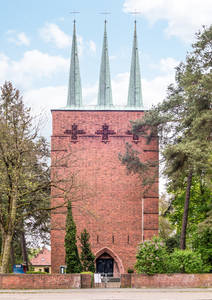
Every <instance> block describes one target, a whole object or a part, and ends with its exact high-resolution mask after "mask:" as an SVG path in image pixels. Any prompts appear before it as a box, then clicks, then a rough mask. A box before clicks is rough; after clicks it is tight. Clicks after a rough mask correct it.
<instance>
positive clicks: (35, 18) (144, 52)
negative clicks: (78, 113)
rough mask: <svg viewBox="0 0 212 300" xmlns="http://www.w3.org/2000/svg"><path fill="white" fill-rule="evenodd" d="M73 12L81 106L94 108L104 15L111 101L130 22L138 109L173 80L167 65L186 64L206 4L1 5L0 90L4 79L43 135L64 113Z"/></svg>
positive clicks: (121, 80)
mask: <svg viewBox="0 0 212 300" xmlns="http://www.w3.org/2000/svg"><path fill="white" fill-rule="evenodd" d="M73 10H77V11H79V12H80V14H77V16H76V19H77V34H78V49H79V52H80V56H79V60H80V70H81V81H82V87H83V102H84V103H85V104H95V103H96V102H97V92H98V78H99V69H100V58H101V49H102V41H103V29H104V16H103V15H102V14H100V12H103V11H110V12H111V14H110V15H109V16H108V26H107V29H108V43H109V55H110V70H111V79H112V92H113V102H114V103H115V104H117V105H118V104H120V105H123V104H126V101H127V91H128V79H129V70H130V60H131V51H132V39H133V26H134V24H133V21H134V17H133V16H132V15H131V14H129V12H132V11H135V10H136V11H140V12H141V14H140V15H139V16H137V22H138V23H137V33H138V45H139V49H140V65H141V75H142V90H143V102H144V105H145V106H146V107H147V108H149V107H150V106H151V105H152V104H156V103H157V102H159V101H162V99H163V98H164V97H165V94H166V88H167V86H168V84H170V83H171V82H174V67H175V66H176V65H177V64H178V63H179V62H180V61H183V60H184V59H185V55H186V52H187V51H188V50H190V45H191V42H192V41H193V38H194V33H195V32H196V31H197V30H199V29H200V28H201V26H202V25H203V24H204V25H209V24H210V22H211V16H212V1H211V0H201V1H200V0H89V1H86V0H73V1H68V0H60V1H54V0H51V1H50V0H42V1H41V0H36V1H33V0H31V1H29V0H15V1H14V0H7V1H1V11H0V40H1V43H0V85H2V84H3V82H4V81H5V80H10V81H12V82H13V83H14V86H15V87H17V88H19V89H20V90H21V92H22V94H23V96H24V101H25V102H26V104H27V105H29V106H31V107H32V111H33V113H35V114H42V116H43V119H44V123H43V129H42V133H43V134H44V135H45V136H46V137H49V136H50V135H51V115H50V109H51V108H57V107H63V106H65V104H66V98H67V83H68V72H69V61H70V53H71V39H72V27H73V15H71V14H70V12H71V11H73Z"/></svg>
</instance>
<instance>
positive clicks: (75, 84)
mask: <svg viewBox="0 0 212 300" xmlns="http://www.w3.org/2000/svg"><path fill="white" fill-rule="evenodd" d="M75 23H76V21H75V20H74V30H73V39H72V50H71V65H70V73H69V82H68V99H67V107H70V106H81V105H82V88H81V79H80V69H79V58H78V51H77V37H76V24H75Z"/></svg>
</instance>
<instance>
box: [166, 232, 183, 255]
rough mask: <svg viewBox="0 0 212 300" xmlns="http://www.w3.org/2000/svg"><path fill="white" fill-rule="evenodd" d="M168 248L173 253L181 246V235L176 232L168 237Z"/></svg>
mask: <svg viewBox="0 0 212 300" xmlns="http://www.w3.org/2000/svg"><path fill="white" fill-rule="evenodd" d="M165 244H166V250H167V252H168V253H172V252H173V251H174V249H177V248H180V236H179V234H175V235H174V236H171V237H169V238H167V239H165Z"/></svg>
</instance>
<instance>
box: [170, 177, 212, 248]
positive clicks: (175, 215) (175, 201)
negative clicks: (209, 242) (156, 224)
mask: <svg viewBox="0 0 212 300" xmlns="http://www.w3.org/2000/svg"><path fill="white" fill-rule="evenodd" d="M171 193H172V197H171V201H170V207H169V210H167V211H166V217H167V218H168V219H169V221H170V222H171V223H172V224H173V225H174V226H175V228H176V232H177V234H180V232H181V227H182V216H183V211H184V199H185V187H184V186H183V185H182V186H181V187H180V188H177V189H176V190H174V191H173V190H171ZM211 202H212V195H211V190H210V189H209V187H208V186H207V184H206V183H205V182H204V178H203V179H202V178H200V177H197V176H196V177H193V180H192V185H191V191H190V205H189V212H188V226H187V241H188V245H189V246H190V247H191V243H192V240H193V237H194V236H195V235H197V228H198V224H200V223H201V222H203V221H204V220H205V219H206V217H207V213H208V211H209V210H210V205H211Z"/></svg>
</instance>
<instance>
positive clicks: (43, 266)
mask: <svg viewBox="0 0 212 300" xmlns="http://www.w3.org/2000/svg"><path fill="white" fill-rule="evenodd" d="M30 263H31V266H32V267H33V268H34V271H35V272H46V273H51V251H50V250H48V249H47V248H43V249H41V251H40V252H39V253H38V254H37V255H36V256H35V257H33V258H32V259H31V261H30Z"/></svg>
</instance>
